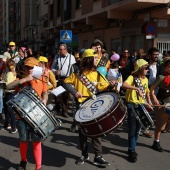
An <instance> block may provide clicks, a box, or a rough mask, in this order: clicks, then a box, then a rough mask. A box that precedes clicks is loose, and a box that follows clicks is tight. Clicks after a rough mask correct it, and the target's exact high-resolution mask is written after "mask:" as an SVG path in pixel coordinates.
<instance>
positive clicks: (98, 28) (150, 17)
mask: <svg viewBox="0 0 170 170" xmlns="http://www.w3.org/2000/svg"><path fill="white" fill-rule="evenodd" d="M16 3H17V4H18V6H17V30H16V36H17V39H16V41H17V43H19V44H22V43H23V44H25V45H26V46H31V47H32V48H33V49H34V50H38V49H42V50H50V51H53V52H55V51H56V48H57V46H58V43H59V42H60V30H72V33H73V40H72V46H73V47H74V48H88V47H90V45H91V43H92V41H93V40H94V39H95V38H98V39H100V40H102V41H103V42H104V43H105V46H106V49H107V51H108V52H110V51H111V49H112V48H114V49H116V50H118V51H119V52H121V51H122V50H124V49H129V50H130V51H132V50H134V49H136V50H138V49H140V48H143V49H144V50H145V51H147V50H148V48H150V47H152V46H156V47H158V48H159V49H160V51H161V52H162V51H164V50H170V8H169V7H170V4H169V0H147V1H146V0H132V1H129V0H62V1H61V0H22V1H21V0H16ZM19 12H20V13H19Z"/></svg>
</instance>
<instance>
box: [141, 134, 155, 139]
mask: <svg viewBox="0 0 170 170" xmlns="http://www.w3.org/2000/svg"><path fill="white" fill-rule="evenodd" d="M143 136H145V137H147V138H153V136H154V135H153V134H151V133H143Z"/></svg>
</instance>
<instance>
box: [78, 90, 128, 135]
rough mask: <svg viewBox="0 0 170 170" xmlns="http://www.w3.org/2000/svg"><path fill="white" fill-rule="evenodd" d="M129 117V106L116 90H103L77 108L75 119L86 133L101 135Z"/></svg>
mask: <svg viewBox="0 0 170 170" xmlns="http://www.w3.org/2000/svg"><path fill="white" fill-rule="evenodd" d="M126 117H127V108H126V106H125V105H124V104H123V101H122V99H121V98H120V96H119V95H118V94H116V93H114V92H103V93H100V94H98V95H97V96H96V99H95V100H93V99H89V100H87V101H85V102H84V103H83V104H82V105H81V107H80V108H79V109H78V110H77V112H76V115H75V120H76V121H77V124H78V125H79V126H80V127H81V129H82V132H83V134H84V135H86V136H88V137H100V136H104V135H106V134H108V133H110V132H112V131H113V130H114V129H115V128H116V127H119V126H120V125H121V124H122V123H123V122H124V121H125V119H126Z"/></svg>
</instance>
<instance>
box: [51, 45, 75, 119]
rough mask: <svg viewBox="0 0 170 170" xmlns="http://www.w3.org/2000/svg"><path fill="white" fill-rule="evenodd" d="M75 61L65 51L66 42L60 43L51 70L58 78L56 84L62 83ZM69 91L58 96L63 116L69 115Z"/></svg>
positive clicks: (70, 71)
mask: <svg viewBox="0 0 170 170" xmlns="http://www.w3.org/2000/svg"><path fill="white" fill-rule="evenodd" d="M74 63H76V60H75V58H74V56H73V55H71V54H69V53H68V51H67V45H66V44H60V46H59V52H58V55H56V57H55V58H54V61H53V64H52V66H51V70H52V71H53V73H54V74H55V76H56V79H57V80H58V84H61V85H62V83H63V81H64V79H65V78H66V77H68V76H70V74H71V73H72V72H73V70H72V69H71V68H72V65H73V64H74ZM68 96H69V93H68V92H65V93H63V94H61V96H60V102H61V104H62V114H63V116H64V117H67V118H68V117H69V115H68V113H67V100H68Z"/></svg>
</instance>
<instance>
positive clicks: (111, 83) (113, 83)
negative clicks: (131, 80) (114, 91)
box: [109, 80, 118, 86]
mask: <svg viewBox="0 0 170 170" xmlns="http://www.w3.org/2000/svg"><path fill="white" fill-rule="evenodd" d="M109 83H110V85H111V86H114V85H115V84H117V83H118V81H117V80H110V81H109Z"/></svg>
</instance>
